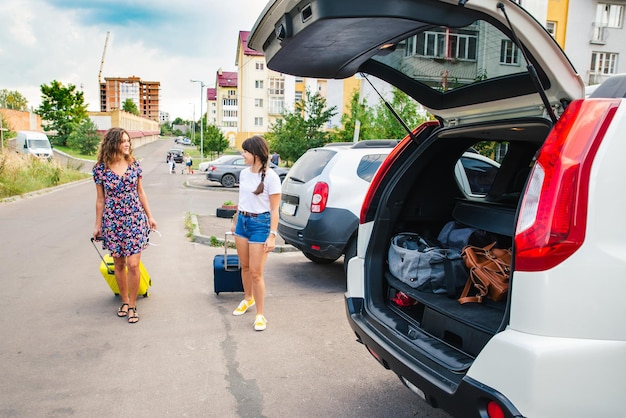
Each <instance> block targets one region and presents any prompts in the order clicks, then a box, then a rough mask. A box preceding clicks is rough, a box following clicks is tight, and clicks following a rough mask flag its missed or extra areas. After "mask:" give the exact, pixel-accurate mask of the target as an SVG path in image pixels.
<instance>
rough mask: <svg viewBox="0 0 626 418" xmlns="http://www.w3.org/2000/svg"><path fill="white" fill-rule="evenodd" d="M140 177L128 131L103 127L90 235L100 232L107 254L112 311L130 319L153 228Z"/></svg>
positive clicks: (95, 170)
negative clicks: (116, 297)
mask: <svg viewBox="0 0 626 418" xmlns="http://www.w3.org/2000/svg"><path fill="white" fill-rule="evenodd" d="M141 178H142V171H141V166H140V165H139V162H138V161H137V160H136V159H135V157H133V153H132V145H131V142H130V136H129V135H128V132H126V131H125V130H124V129H122V128H111V129H109V130H108V131H107V133H106V134H105V135H104V138H103V139H102V142H101V144H100V150H99V151H98V161H97V162H96V164H95V165H94V167H93V179H94V182H95V183H96V224H95V226H94V230H93V236H94V238H100V237H102V239H103V244H102V247H103V248H104V249H105V250H108V251H109V252H110V253H111V256H112V257H113V262H114V266H115V267H114V270H115V280H116V282H117V285H118V287H119V290H120V298H121V299H122V306H120V308H119V309H118V310H117V316H119V317H128V322H130V323H131V324H134V323H136V322H137V321H139V316H138V315H137V293H138V292H139V280H140V278H139V263H140V261H141V252H142V251H143V250H144V249H145V248H146V246H147V245H148V234H149V233H150V230H151V229H157V223H156V221H155V220H154V218H153V217H152V214H151V212H150V207H149V206H148V198H147V197H146V193H145V192H144V189H143V185H142V183H141Z"/></svg>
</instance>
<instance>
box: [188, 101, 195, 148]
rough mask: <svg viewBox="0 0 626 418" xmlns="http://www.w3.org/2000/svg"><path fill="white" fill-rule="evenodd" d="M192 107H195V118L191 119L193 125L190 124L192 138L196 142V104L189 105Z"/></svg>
mask: <svg viewBox="0 0 626 418" xmlns="http://www.w3.org/2000/svg"><path fill="white" fill-rule="evenodd" d="M189 104H190V105H193V117H192V119H191V123H190V125H191V126H190V127H189V128H190V129H191V137H192V138H193V139H194V141H195V140H196V104H195V103H191V102H190V103H189Z"/></svg>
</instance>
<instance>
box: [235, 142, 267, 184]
mask: <svg viewBox="0 0 626 418" xmlns="http://www.w3.org/2000/svg"><path fill="white" fill-rule="evenodd" d="M241 148H243V150H244V151H247V152H249V153H250V154H252V155H254V159H255V160H256V159H257V158H258V159H259V161H261V182H260V183H259V185H258V187H257V188H256V190H255V191H254V194H261V193H263V189H264V188H265V184H264V182H265V172H266V171H267V159H268V158H269V153H270V150H269V147H268V146H267V141H265V138H263V137H262V136H260V135H254V136H251V137H250V138H248V139H246V140H245V141H243V144H241Z"/></svg>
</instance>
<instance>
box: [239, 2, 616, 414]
mask: <svg viewBox="0 0 626 418" xmlns="http://www.w3.org/2000/svg"><path fill="white" fill-rule="evenodd" d="M518 3H521V2H514V1H503V0H469V1H465V0H460V1H459V0H394V1H361V0H302V1H298V0H293V1H288V2H287V1H282V0H275V1H272V2H270V3H269V4H268V5H267V7H266V8H265V10H264V12H263V14H262V15H261V16H260V17H259V19H258V20H257V22H256V24H255V25H254V27H253V30H252V32H251V34H250V37H249V39H248V45H249V46H250V47H251V48H253V49H255V50H257V51H263V52H264V53H265V57H266V60H267V66H268V68H270V69H272V70H274V71H277V72H280V73H287V74H293V75H296V76H300V77H314V78H345V77H349V76H352V75H354V74H357V73H359V74H362V78H364V79H367V77H368V75H373V76H376V77H377V78H379V79H382V80H385V81H387V82H389V83H391V84H392V85H394V86H396V87H397V88H399V89H401V90H402V91H404V92H405V93H407V94H409V95H410V96H411V97H413V98H414V99H415V100H416V101H418V102H419V103H421V104H422V105H423V106H424V107H425V108H427V109H428V111H429V112H430V113H431V114H432V115H434V116H435V117H436V120H435V121H429V122H426V123H424V124H423V125H421V126H419V127H410V129H414V131H412V132H411V133H410V134H409V135H407V138H405V139H404V140H403V141H402V142H401V143H400V144H399V145H397V146H396V147H395V148H394V150H393V151H392V152H391V153H390V154H389V156H388V157H387V158H386V159H385V161H384V162H383V163H382V165H381V167H380V168H379V171H378V174H377V175H376V176H375V178H374V180H373V181H372V184H371V186H370V187H369V189H368V192H367V194H366V196H365V198H364V203H363V206H362V208H361V211H360V225H359V231H358V244H357V255H356V256H355V257H353V258H352V259H351V260H350V261H349V263H348V277H347V291H346V294H345V301H346V311H347V316H348V322H349V324H350V326H351V328H352V329H353V331H354V333H355V335H356V338H357V340H358V341H359V342H360V343H362V344H363V345H364V346H365V347H366V348H367V350H368V351H369V352H370V353H371V354H372V356H373V357H374V358H375V359H376V360H377V361H378V362H379V363H380V364H381V365H382V366H383V367H385V368H387V369H390V370H391V371H393V372H394V373H396V374H397V375H398V376H399V377H400V380H401V381H402V382H403V383H404V384H405V385H406V386H407V387H408V388H410V389H411V390H412V391H413V392H414V393H415V394H417V395H418V396H419V397H420V398H421V399H423V400H425V401H426V402H428V403H429V404H430V405H432V406H434V407H439V408H442V409H444V410H445V411H447V412H448V413H450V414H451V415H453V416H463V417H534V418H536V417H568V418H571V417H592V416H593V417H617V416H624V400H623V388H624V383H623V376H624V375H625V374H626V327H625V326H624V324H623V322H622V321H623V318H625V317H626V304H625V303H624V300H623V299H624V294H626V280H625V278H626V244H623V243H624V242H625V240H624V237H626V222H623V221H621V220H620V219H622V216H623V212H622V210H623V208H622V206H623V205H622V203H625V204H626V201H625V199H624V194H623V193H621V191H622V190H623V179H624V178H626V164H624V163H623V159H624V155H626V141H624V132H626V118H625V115H626V103H625V102H624V100H625V99H624V90H626V88H624V84H626V83H619V82H618V81H617V80H614V77H611V78H610V79H609V80H613V81H612V83H615V84H612V86H614V87H611V88H607V89H604V88H602V86H600V87H599V88H598V89H597V90H596V92H594V94H593V95H592V96H591V97H592V98H590V99H585V86H584V83H583V81H582V78H581V77H580V76H579V75H578V74H577V73H576V71H575V69H574V68H573V67H572V65H571V63H570V61H569V60H568V59H567V57H566V56H565V55H564V53H563V51H562V50H561V48H559V46H558V45H557V43H556V42H555V40H554V39H553V38H552V36H550V34H549V33H548V32H547V31H546V30H545V29H544V28H543V27H542V26H541V24H540V23H539V22H538V21H537V20H536V19H535V18H533V17H532V16H531V15H530V14H528V13H527V12H526V11H525V10H524V9H523V8H522V7H521V6H520V5H519V4H518ZM609 80H607V82H608V81H609ZM602 91H605V94H602V93H601V92H602ZM595 97H611V98H595ZM468 150H476V151H478V152H479V153H480V154H481V155H484V156H487V157H490V158H492V159H494V160H496V161H498V162H499V163H500V167H499V168H498V170H497V173H496V174H495V176H493V177H492V178H491V179H490V180H489V179H484V180H485V181H484V182H483V185H484V189H483V190H485V191H486V192H485V193H468V192H467V190H465V189H464V188H463V186H462V184H461V183H460V182H459V181H458V179H457V176H456V171H457V167H458V161H459V159H460V158H462V157H463V156H464V153H466V152H468ZM622 201H624V202H622ZM450 221H456V222H458V223H459V224H462V225H464V226H468V227H473V228H477V229H478V230H480V231H483V232H484V233H485V234H492V236H493V237H494V238H495V242H496V245H497V246H498V247H500V248H503V249H507V248H511V251H512V262H511V264H510V266H509V269H508V272H509V273H510V279H509V289H508V293H506V297H505V298H504V300H502V301H495V300H490V299H487V298H485V300H484V301H482V303H465V304H461V303H459V302H458V301H457V299H455V298H454V297H453V298H450V297H448V295H447V294H435V293H433V292H427V291H418V290H416V289H413V288H411V287H409V286H407V285H406V284H404V283H403V282H401V281H399V280H397V279H396V278H395V277H394V276H393V275H392V274H391V273H390V270H389V265H388V258H387V255H388V251H389V244H390V241H391V239H392V237H394V236H395V235H396V234H399V233H402V232H411V233H416V234H419V235H422V236H425V237H437V236H438V233H439V232H440V231H441V229H442V228H443V226H444V225H446V224H448V222H450ZM399 295H404V296H406V297H407V300H409V301H412V302H414V303H407V304H402V303H398V296H399ZM402 301H404V299H403V300H402ZM377 390H382V391H384V390H387V391H391V390H394V388H393V387H386V388H377Z"/></svg>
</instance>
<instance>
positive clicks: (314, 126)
mask: <svg viewBox="0 0 626 418" xmlns="http://www.w3.org/2000/svg"><path fill="white" fill-rule="evenodd" d="M336 114H337V107H336V106H333V107H331V108H327V107H326V99H325V98H324V97H322V96H320V95H319V94H313V93H311V92H310V91H309V90H307V91H306V98H305V100H303V101H300V102H297V103H296V104H295V109H294V111H293V112H289V111H285V112H283V114H282V119H278V120H277V121H276V123H275V124H273V125H272V126H270V131H269V132H268V135H267V140H268V143H269V146H270V149H271V150H272V151H276V152H278V153H279V154H280V157H281V159H282V160H284V161H287V162H289V161H296V160H297V159H298V158H299V157H300V156H301V155H302V154H304V153H305V152H306V151H307V150H308V149H309V148H315V147H321V146H323V145H325V144H327V143H329V142H331V141H330V134H329V133H328V132H326V131H324V129H323V127H324V125H325V124H326V123H327V122H328V121H329V120H330V118H332V117H333V116H334V115H336Z"/></svg>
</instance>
